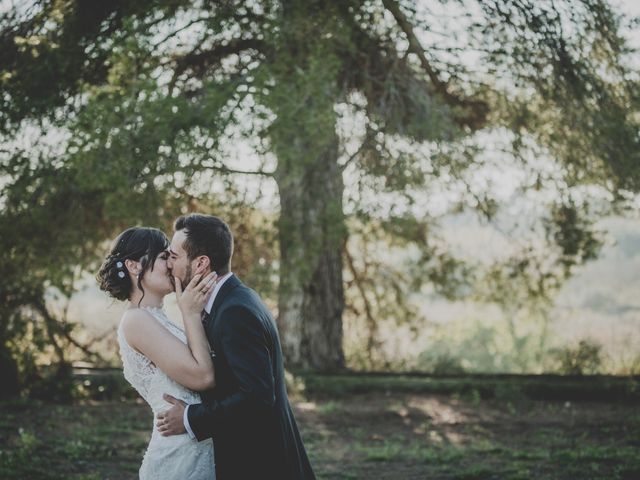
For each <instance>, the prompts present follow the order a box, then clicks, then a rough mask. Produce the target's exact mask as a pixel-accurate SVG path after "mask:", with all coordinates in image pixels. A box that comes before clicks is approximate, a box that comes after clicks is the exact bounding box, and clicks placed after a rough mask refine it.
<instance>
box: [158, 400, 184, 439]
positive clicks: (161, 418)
mask: <svg viewBox="0 0 640 480" xmlns="http://www.w3.org/2000/svg"><path fill="white" fill-rule="evenodd" d="M162 398H163V399H164V401H165V402H168V403H170V404H172V405H173V407H171V408H170V409H169V410H166V411H164V412H162V413H159V414H158V418H157V420H156V427H157V428H158V431H159V432H160V434H162V435H164V436H165V437H168V436H170V435H180V434H182V433H187V431H186V430H185V428H184V420H183V417H184V409H185V407H186V406H187V404H186V403H184V402H183V401H182V400H178V399H177V398H174V397H172V396H171V395H169V394H167V393H165V394H164V395H163V396H162Z"/></svg>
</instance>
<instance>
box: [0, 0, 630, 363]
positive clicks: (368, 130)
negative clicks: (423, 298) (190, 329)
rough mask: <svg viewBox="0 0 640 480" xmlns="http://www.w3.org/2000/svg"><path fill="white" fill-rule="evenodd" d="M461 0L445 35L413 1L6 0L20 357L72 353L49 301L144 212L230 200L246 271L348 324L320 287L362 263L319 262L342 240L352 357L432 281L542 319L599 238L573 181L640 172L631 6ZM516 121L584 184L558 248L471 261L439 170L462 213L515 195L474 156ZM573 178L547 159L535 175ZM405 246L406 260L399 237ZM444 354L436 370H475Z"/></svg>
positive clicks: (7, 339)
mask: <svg viewBox="0 0 640 480" xmlns="http://www.w3.org/2000/svg"><path fill="white" fill-rule="evenodd" d="M440 3H441V4H442V5H445V7H446V8H450V9H451V13H452V15H457V13H458V9H460V12H461V15H460V16H459V20H460V22H461V25H463V32H464V35H456V34H455V32H452V34H451V35H448V36H447V37H449V38H447V39H444V40H443V42H444V43H443V44H442V45H437V44H427V45H421V44H420V41H419V40H418V39H419V38H422V37H421V36H420V35H417V34H416V32H417V31H418V30H425V28H426V29H436V30H437V27H434V25H436V26H437V25H439V24H438V22H440V21H442V18H440V16H439V15H438V14H437V13H433V12H432V11H431V10H429V9H426V10H425V11H423V9H420V8H418V7H417V6H416V5H415V4H414V3H413V2H405V1H399V2H397V1H393V0H385V1H384V2H355V1H332V2H316V1H311V2H308V1H293V2H285V3H281V2H244V1H237V2H217V3H215V4H210V3H208V2H204V3H201V4H193V3H190V2H183V1H174V0H153V1H151V0H148V1H141V2H133V3H126V2H125V3H123V2H101V3H100V5H98V6H96V5H91V6H89V5H88V4H87V2H83V1H69V2H58V1H53V0H46V1H41V2H34V3H33V4H30V5H28V6H25V7H21V8H14V9H8V10H6V11H5V12H3V13H2V14H1V15H0V86H1V87H2V90H3V95H2V98H1V99H0V105H1V107H2V108H0V133H1V134H2V135H3V138H2V140H3V143H5V144H6V148H3V150H2V153H1V155H2V156H1V157H0V177H1V179H2V182H3V190H2V192H1V193H0V231H2V232H3V236H2V239H0V247H1V248H2V249H3V252H5V255H3V258H2V260H0V276H1V277H2V278H3V285H2V286H1V287H0V361H1V362H2V364H0V369H1V368H6V369H7V370H8V371H13V370H15V366H16V364H18V366H19V367H20V369H21V371H22V372H27V371H29V369H31V368H32V367H33V366H34V365H36V364H37V363H38V361H39V360H38V359H37V357H38V356H41V355H40V354H42V353H46V354H47V356H49V357H51V356H54V357H57V361H58V362H59V363H65V362H66V360H67V359H66V358H64V350H65V348H67V347H69V345H71V344H73V337H72V326H71V325H69V324H68V323H67V322H66V320H65V319H63V318H56V317H54V316H52V315H51V313H50V312H48V310H47V305H46V302H45V301H44V300H43V299H44V298H45V295H46V294H47V292H50V291H51V289H54V288H55V289H57V290H58V291H59V292H60V293H61V294H62V295H63V296H67V297H68V296H69V295H70V294H71V293H72V292H73V291H74V286H75V285H76V280H77V278H78V277H79V275H80V273H81V271H83V270H84V271H94V270H95V268H96V266H97V264H98V263H99V260H100V257H101V253H102V252H104V248H105V241H106V240H108V239H110V238H112V237H113V236H114V235H115V234H116V233H117V232H118V231H119V230H121V229H122V228H124V227H126V226H130V225H135V224H147V225H151V226H157V227H160V228H163V229H165V230H168V229H169V227H170V221H171V219H172V218H173V217H175V216H176V215H177V214H179V213H183V212H185V211H190V210H194V209H196V208H199V209H203V210H207V211H212V212H216V213H218V214H220V215H223V216H225V218H229V219H230V223H231V224H232V227H233V228H234V229H236V232H237V234H238V242H237V245H239V246H241V249H242V251H240V250H238V252H236V259H239V260H240V259H241V260H240V261H239V262H238V268H235V267H234V270H236V271H238V272H239V273H241V274H242V275H244V276H245V278H247V280H250V281H253V282H254V285H255V286H256V288H258V289H260V290H261V291H262V292H263V293H265V294H266V296H267V297H268V298H269V299H270V301H274V300H276V289H277V288H278V281H279V279H278V275H280V280H282V281H280V287H281V288H280V290H279V292H280V294H281V295H283V297H286V296H287V292H288V291H289V290H288V289H287V288H286V287H287V286H290V285H298V284H299V285H302V286H303V288H302V291H303V292H305V295H307V294H308V295H310V296H314V297H313V301H305V302H303V303H305V304H306V305H309V304H313V305H319V306H320V307H323V306H324V305H325V303H326V302H329V301H330V299H334V298H338V300H337V302H336V304H335V305H337V307H336V308H334V307H333V306H332V307H331V310H332V311H333V310H336V309H337V310H339V312H338V314H337V315H335V318H336V319H337V321H338V322H339V321H340V313H341V311H342V304H343V302H342V300H343V299H342V296H343V286H342V285H333V284H331V282H329V284H330V285H331V287H330V288H329V289H326V290H327V291H326V292H325V290H323V289H322V288H319V289H315V288H313V287H314V286H313V285H312V284H311V283H312V282H313V281H314V280H315V277H314V275H315V274H318V272H320V273H322V272H326V271H334V270H338V271H339V270H340V268H339V267H340V262H337V263H336V264H335V265H334V264H332V265H320V264H319V263H321V262H329V260H328V259H334V260H335V259H340V258H343V259H344V262H343V263H344V266H345V285H344V291H345V292H346V298H347V303H348V308H347V312H346V314H345V316H344V317H345V322H346V324H347V329H350V330H351V331H357V332H360V336H359V337H358V336H356V337H354V338H353V339H352V340H349V341H348V342H347V345H345V347H346V349H347V355H348V356H349V358H350V359H351V362H352V365H359V366H361V367H364V368H367V367H368V368H370V367H373V366H376V367H379V366H383V367H385V366H386V367H388V366H389V365H390V364H391V361H390V359H389V358H387V356H386V354H385V353H384V352H382V350H381V349H380V348H379V347H380V345H381V343H382V342H383V339H382V338H381V335H380V331H382V327H383V326H386V327H389V326H402V327H404V326H408V328H409V329H410V330H411V331H413V332H417V331H418V329H419V328H420V327H421V326H422V325H423V324H424V318H423V316H422V314H421V313H420V312H419V309H418V308H417V307H416V305H415V304H413V303H412V302H413V298H412V293H413V292H424V291H427V290H428V289H431V290H432V291H433V292H435V294H437V295H440V296H443V297H445V298H447V299H459V298H473V299H475V300H479V301H485V302H490V303H495V304H497V305H499V306H500V307H502V308H503V309H504V310H505V311H506V312H507V313H508V315H509V317H510V319H515V318H516V317H517V316H518V315H519V314H520V313H521V312H522V311H524V310H526V311H528V312H535V315H532V316H533V317H535V318H541V317H543V316H544V313H545V308H547V307H548V305H549V303H550V302H551V300H552V299H553V296H554V294H555V293H556V292H557V291H558V289H559V288H560V286H561V285H562V284H563V282H564V281H565V280H566V279H567V278H568V277H569V276H570V275H571V274H572V272H573V271H574V270H575V268H576V267H579V266H580V265H582V264H584V262H586V261H588V260H590V259H593V258H595V256H596V255H597V253H598V251H599V248H600V246H601V238H600V235H599V234H598V232H596V231H595V230H594V228H593V225H594V222H595V220H596V219H597V217H598V215H599V213H594V212H592V210H591V209H590V206H589V205H588V204H587V203H582V202H579V201H577V200H575V196H574V195H572V189H573V188H576V187H579V186H583V185H599V186H601V187H603V188H605V189H607V190H608V191H610V192H611V193H612V195H613V198H616V199H621V198H623V197H624V196H625V194H627V193H628V192H627V191H631V192H637V191H638V188H639V186H640V167H639V165H640V161H638V155H639V153H638V152H640V148H638V147H639V143H638V142H639V139H638V135H637V131H638V117H637V111H638V101H639V98H640V96H639V95H638V83H637V75H636V72H634V70H633V68H634V67H633V66H631V65H630V64H629V61H628V58H629V54H630V53H631V52H630V51H629V48H628V46H627V45H626V44H625V41H624V40H623V38H622V36H621V33H620V32H621V29H622V19H621V18H620V17H619V16H618V15H617V14H616V13H615V11H614V10H613V9H612V8H611V7H610V6H609V5H608V4H607V3H606V2H604V1H600V0H593V1H588V2H581V1H577V0H565V1H563V2H552V1H543V2H533V1H522V2H513V1H509V0H491V1H484V0H483V1H481V2H472V1H470V0H469V1H466V2H457V1H451V2H440ZM467 7H469V8H467ZM474 8H479V11H480V12H481V13H480V15H479V16H478V17H477V18H475V19H472V21H470V23H469V24H468V25H466V24H465V23H464V22H467V21H468V20H469V18H468V15H467V12H468V11H473V9H474ZM425 26H426V27H425ZM466 27H468V28H466ZM425 37H428V38H431V37H432V35H425ZM469 52H476V53H475V54H477V55H478V56H479V58H477V61H475V62H471V63H468V62H467V61H466V57H467V56H468V55H467V53H469ZM472 64H475V65H476V66H477V65H483V66H485V67H486V68H484V67H483V68H482V70H481V71H474V70H475V67H474V65H472ZM341 112H347V113H345V114H343V113H341ZM343 121H344V122H345V123H346V124H347V125H350V126H349V128H347V129H346V133H345V132H341V135H339V132H338V129H337V126H338V124H339V123H340V122H343ZM358 129H360V130H361V132H360V133H357V132H356V131H357V130H358ZM30 132H35V133H33V136H34V137H37V138H38V140H37V141H36V142H34V143H33V144H32V142H31V141H30ZM496 132H502V133H503V134H505V136H506V137H507V138H508V139H509V142H510V145H508V148H507V152H505V155H507V156H509V157H510V158H511V159H515V160H517V161H519V162H522V165H523V167H524V168H533V169H534V170H535V168H536V166H535V161H532V160H531V159H532V158H533V159H540V158H546V159H548V160H549V161H550V162H552V163H553V164H554V165H556V166H557V167H558V168H559V170H560V171H561V176H562V181H559V182H557V183H559V184H563V185H564V186H561V187H559V190H560V194H559V196H558V199H556V200H555V201H553V202H549V203H548V205H546V207H547V212H548V214H546V215H544V221H543V233H542V235H544V236H545V248H544V251H543V252H542V253H541V252H540V250H536V249H533V248H532V247H531V245H525V246H524V247H523V248H522V249H520V250H519V251H517V252H516V253H515V254H513V255H512V256H510V257H509V258H506V259H503V260H501V261H500V262H497V263H495V264H493V265H490V266H489V267H487V266H486V265H470V264H468V262H467V261H465V260H464V259H462V258H459V257H458V256H456V255H455V254H454V253H453V252H452V251H451V250H450V249H449V247H448V245H446V243H445V242H444V241H443V240H442V237H441V235H440V234H439V223H440V218H439V216H438V215H434V214H432V213H431V212H429V211H427V209H426V208H425V209H422V208H421V207H422V202H424V201H425V200H424V198H425V196H428V195H429V194H430V193H431V192H432V191H433V188H434V187H436V186H437V187H440V189H441V190H442V191H448V190H450V191H457V192H461V193H459V194H458V195H457V196H458V198H457V199H456V200H455V201H454V202H452V203H453V204H454V206H453V207H452V209H454V210H455V209H458V210H459V211H469V210H473V211H474V212H476V213H478V215H479V216H481V217H482V218H484V219H486V220H487V221H491V220H492V219H494V218H495V217H496V215H497V213H498V212H499V211H500V210H501V209H503V208H504V207H505V205H502V204H500V203H499V202H498V201H497V200H496V199H494V198H492V197H491V193H490V192H480V193H478V192H477V191H475V190H474V188H472V183H473V182H472V179H469V176H473V172H474V168H477V167H478V166H480V164H481V163H482V162H483V154H486V153H489V154H491V155H493V154H494V152H493V151H492V150H491V148H490V147H488V146H487V142H486V141H483V140H482V135H481V134H489V135H490V134H494V135H497V134H498V133H496ZM47 134H49V135H50V136H52V137H54V139H53V140H52V139H51V138H47ZM237 140H243V141H248V140H251V141H252V142H253V145H254V146H255V153H256V154H257V155H258V156H259V161H260V162H261V166H260V167H259V168H258V169H257V170H256V171H253V172H249V173H250V174H251V175H253V174H257V175H258V176H259V177H265V178H268V179H269V180H270V181H275V183H276V184H277V187H278V191H279V195H280V207H281V212H282V215H281V216H280V217H277V216H276V215H273V214H270V213H265V212H261V211H259V210H258V209H257V208H256V207H255V206H254V205H251V204H250V202H249V201H247V200H246V191H245V190H243V189H240V188H237V185H236V183H235V182H236V181H235V178H236V176H237V175H244V173H247V172H243V171H239V170H236V169H235V168H233V167H231V166H230V160H229V159H228V158H225V156H226V154H227V152H226V150H225V149H228V144H233V143H234V142H236V141H237ZM489 143H490V142H489ZM354 144H357V148H356V150H355V151H353V148H352V146H353V145H354ZM266 165H268V166H270V167H271V168H265V166H266ZM346 178H348V179H349V182H350V183H349V187H348V191H345V184H344V182H345V179H346ZM552 181H556V180H554V179H551V180H547V179H544V178H542V175H541V174H540V175H538V180H537V181H535V182H532V183H531V184H528V185H524V186H523V187H522V189H523V190H525V191H526V190H535V189H537V188H540V182H542V183H551V182H552ZM221 186H222V187H221ZM460 186H462V187H463V188H462V189H460V188H459V187H460ZM214 187H215V188H214ZM453 187H456V189H454V188H453ZM216 188H218V190H217V191H216ZM256 188H258V189H259V188H260V187H256ZM220 191H224V196H223V197H224V198H222V199H221V198H219V195H218V194H219V192H220ZM257 196H258V197H259V195H257ZM422 210H425V211H422ZM445 213H447V212H445ZM539 233H540V232H539ZM347 235H350V236H351V238H347ZM345 240H347V241H345ZM532 243H535V242H533V241H532ZM344 245H346V247H344ZM343 248H344V249H343ZM401 250H402V251H404V252H409V254H408V255H406V258H405V259H403V260H402V262H404V263H402V264H400V263H399V262H396V260H392V259H390V258H389V256H388V255H385V253H388V252H391V251H394V252H398V251H401ZM341 254H342V257H341ZM361 254H362V255H361ZM385 257H386V258H385ZM336 265H337V266H336ZM336 275H337V277H338V278H339V277H340V275H339V272H338V274H336ZM380 280H382V282H380ZM334 283H335V282H334ZM323 295H325V296H323ZM280 300H281V302H280V306H281V307H283V306H286V305H288V304H289V303H291V302H288V301H287V300H288V298H281V299H280ZM323 302H324V303H323ZM300 308H302V307H300ZM325 312H326V309H323V308H317V310H316V312H315V317H314V318H309V319H307V318H305V319H304V321H305V322H306V321H309V322H316V323H318V324H319V323H320V320H321V319H320V318H318V317H320V316H321V315H323V314H324V313H325ZM298 314H300V315H301V312H297V316H296V318H299V317H300V315H298ZM305 314H307V313H305ZM511 321H514V320H511ZM334 327H335V330H337V331H341V325H337V326H335V325H334ZM511 333H512V335H511V337H512V341H513V344H514V346H515V347H518V348H519V347H525V346H526V344H527V342H528V340H527V339H526V338H525V337H526V335H520V334H518V333H517V332H516V329H515V328H513V329H512V332H511ZM24 339H28V341H27V340H24ZM314 341H319V340H318V339H317V338H316V339H314ZM349 342H351V343H349ZM76 347H77V345H76ZM333 348H336V347H335V346H333ZM338 348H339V347H338ZM47 350H49V351H47ZM80 350H82V349H80ZM85 350H86V349H85ZM85 353H86V352H85ZM441 358H442V359H441V360H438V358H432V359H429V362H431V364H432V365H431V368H433V369H441V368H446V369H451V368H456V365H455V364H452V363H451V362H450V361H449V360H450V358H448V357H447V355H444V356H441ZM447 362H448V363H449V364H448V363H447ZM525 364H526V361H523V362H522V364H521V365H520V366H522V365H525ZM29 365H31V366H29Z"/></svg>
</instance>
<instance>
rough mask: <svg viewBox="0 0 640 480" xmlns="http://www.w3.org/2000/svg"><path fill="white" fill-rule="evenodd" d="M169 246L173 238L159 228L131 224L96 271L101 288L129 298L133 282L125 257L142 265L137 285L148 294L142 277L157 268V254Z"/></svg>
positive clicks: (119, 236)
mask: <svg viewBox="0 0 640 480" xmlns="http://www.w3.org/2000/svg"><path fill="white" fill-rule="evenodd" d="M168 248H169V239H168V238H167V236H166V235H165V234H164V233H163V232H162V231H160V230H158V229H157V228H150V227H132V228H128V229H127V230H125V231H124V232H122V233H121V234H120V235H118V237H117V238H116V239H115V240H114V242H113V246H112V248H111V252H109V255H108V256H107V258H106V259H105V260H104V262H103V263H102V265H101V266H100V270H99V271H98V274H97V275H96V279H97V280H98V284H99V285H100V290H104V291H105V292H107V293H108V294H109V295H111V296H112V297H113V298H115V299H117V300H127V299H128V298H129V297H130V296H131V292H132V291H133V283H132V282H131V277H130V276H129V271H128V270H127V266H126V265H125V260H134V261H136V262H140V264H141V265H142V271H141V272H140V274H139V275H138V279H137V285H138V288H139V289H140V291H142V297H143V298H144V288H142V279H143V277H144V275H145V273H146V272H147V271H149V270H152V271H153V265H154V263H155V261H156V258H158V255H160V254H161V253H162V252H165V251H166V250H167V249H168ZM140 300H141V301H142V298H141V299H140Z"/></svg>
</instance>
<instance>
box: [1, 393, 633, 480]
mask: <svg viewBox="0 0 640 480" xmlns="http://www.w3.org/2000/svg"><path fill="white" fill-rule="evenodd" d="M316 390H317V389H316ZM316 390H310V391H309V393H307V394H306V396H304V397H303V396H297V397H296V398H295V399H294V407H295V411H296V416H297V419H298V423H299V426H300V428H301V430H302V435H303V439H304V441H305V444H306V446H307V450H308V452H309V455H310V457H311V460H312V464H313V466H314V469H315V471H316V474H317V475H318V478H320V479H402V480H404V479H430V480H432V479H459V480H462V479H501V480H502V479H513V480H515V479H567V480H568V479H572V480H573V479H603V480H604V479H607V480H613V479H627V480H632V479H640V409H639V408H638V403H637V402H635V401H632V402H629V401H627V402H618V401H610V402H605V401H599V402H574V401H569V402H567V401H562V400H559V401H558V400H554V401H543V400H535V399H533V400H532V399H530V398H528V397H525V396H519V395H511V396H498V397H495V396H494V397H493V398H488V399H487V398H484V397H483V396H482V395H480V394H478V393H477V391H475V390H471V391H469V392H466V393H463V394H458V393H449V394H443V393H433V392H420V391H394V390H375V389H374V390H371V391H362V392H359V393H354V392H342V393H335V392H331V393H328V392H327V391H325V392H320V391H316ZM474 392H475V393H474ZM152 423H153V419H152V417H151V414H150V411H149V410H148V409H147V407H146V406H145V405H144V404H142V403H140V402H136V401H130V400H129V401H124V402H115V401H101V402H91V401H85V402H81V403H76V404H72V405H59V404H50V403H45V402H34V401H26V400H17V401H13V402H4V403H0V479H3V480H9V479H16V480H17V479H20V480H23V479H76V480H78V479H85V480H88V479H133V478H137V470H138V467H139V464H140V461H141V459H142V455H143V453H144V450H145V447H146V444H147V442H148V438H149V433H150V430H151V428H152Z"/></svg>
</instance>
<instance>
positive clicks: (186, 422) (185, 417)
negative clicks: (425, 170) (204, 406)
mask: <svg viewBox="0 0 640 480" xmlns="http://www.w3.org/2000/svg"><path fill="white" fill-rule="evenodd" d="M189 406H190V405H187V406H186V407H185V408H184V415H183V416H182V423H184V429H185V430H186V431H187V434H188V435H189V438H190V439H191V440H195V439H196V436H195V434H194V433H193V430H191V425H189V415H188V412H189Z"/></svg>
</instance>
